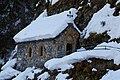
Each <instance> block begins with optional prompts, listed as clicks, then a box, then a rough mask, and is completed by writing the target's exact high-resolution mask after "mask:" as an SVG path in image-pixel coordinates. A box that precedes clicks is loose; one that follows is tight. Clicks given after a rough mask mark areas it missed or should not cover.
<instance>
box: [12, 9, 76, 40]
mask: <svg viewBox="0 0 120 80" xmlns="http://www.w3.org/2000/svg"><path fill="white" fill-rule="evenodd" d="M69 11H71V15H73V17H68V16H67V14H69ZM76 13H77V10H76V9H75V8H71V9H70V10H68V11H64V12H62V13H60V14H56V15H52V16H49V17H43V16H44V14H46V13H45V12H44V13H42V14H41V15H42V16H41V15H40V16H39V17H38V18H37V19H36V20H35V21H33V22H32V23H31V24H30V25H28V26H27V27H26V28H24V29H23V30H22V31H20V32H19V33H18V34H16V35H15V36H14V40H15V41H16V42H23V41H32V40H39V39H47V38H54V37H56V36H57V35H58V34H59V33H61V32H62V31H63V30H64V29H65V28H66V27H67V26H68V23H74V22H73V21H74V19H75V18H76V17H77V14H76ZM74 26H75V24H74ZM75 28H77V27H76V26H75ZM77 30H78V29H77Z"/></svg>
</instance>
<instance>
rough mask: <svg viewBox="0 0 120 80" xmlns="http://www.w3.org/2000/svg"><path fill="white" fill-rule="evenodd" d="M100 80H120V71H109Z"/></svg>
mask: <svg viewBox="0 0 120 80" xmlns="http://www.w3.org/2000/svg"><path fill="white" fill-rule="evenodd" d="M100 80H120V69H119V70H116V71H113V70H110V71H109V72H108V73H107V74H105V75H104V76H103V77H102V79H100Z"/></svg>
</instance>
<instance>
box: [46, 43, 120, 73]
mask: <svg viewBox="0 0 120 80" xmlns="http://www.w3.org/2000/svg"><path fill="white" fill-rule="evenodd" d="M110 44H112V45H114V46H119V47H120V44H117V43H114V42H112V43H108V45H110ZM101 45H106V46H107V43H103V44H101ZM98 46H99V45H98ZM96 48H97V47H96ZM89 58H99V59H105V60H111V59H113V60H114V64H117V65H119V64H120V51H119V50H115V49H112V48H110V49H109V50H108V49H106V50H105V49H104V48H103V49H102V50H101V49H98V50H87V51H82V52H74V53H72V54H70V55H68V56H64V57H63V58H53V59H51V60H49V61H47V62H46V63H45V64H44V66H45V67H46V68H48V69H49V70H54V69H61V71H65V70H66V69H70V68H73V67H74V66H73V65H72V63H75V62H81V61H83V60H88V59H89ZM64 65H65V66H64ZM66 66H67V67H66ZM64 67H65V68H64Z"/></svg>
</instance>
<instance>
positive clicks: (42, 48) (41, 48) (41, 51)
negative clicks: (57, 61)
mask: <svg viewBox="0 0 120 80" xmlns="http://www.w3.org/2000/svg"><path fill="white" fill-rule="evenodd" d="M43 55H44V47H43V46H40V56H43Z"/></svg>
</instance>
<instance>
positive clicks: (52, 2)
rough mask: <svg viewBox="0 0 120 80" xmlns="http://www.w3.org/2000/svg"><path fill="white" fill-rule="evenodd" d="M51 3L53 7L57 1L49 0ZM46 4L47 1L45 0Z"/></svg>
mask: <svg viewBox="0 0 120 80" xmlns="http://www.w3.org/2000/svg"><path fill="white" fill-rule="evenodd" d="M49 1H50V2H51V4H52V5H54V4H55V3H56V2H58V1H59V0H49ZM46 2H48V0H46Z"/></svg>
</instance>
